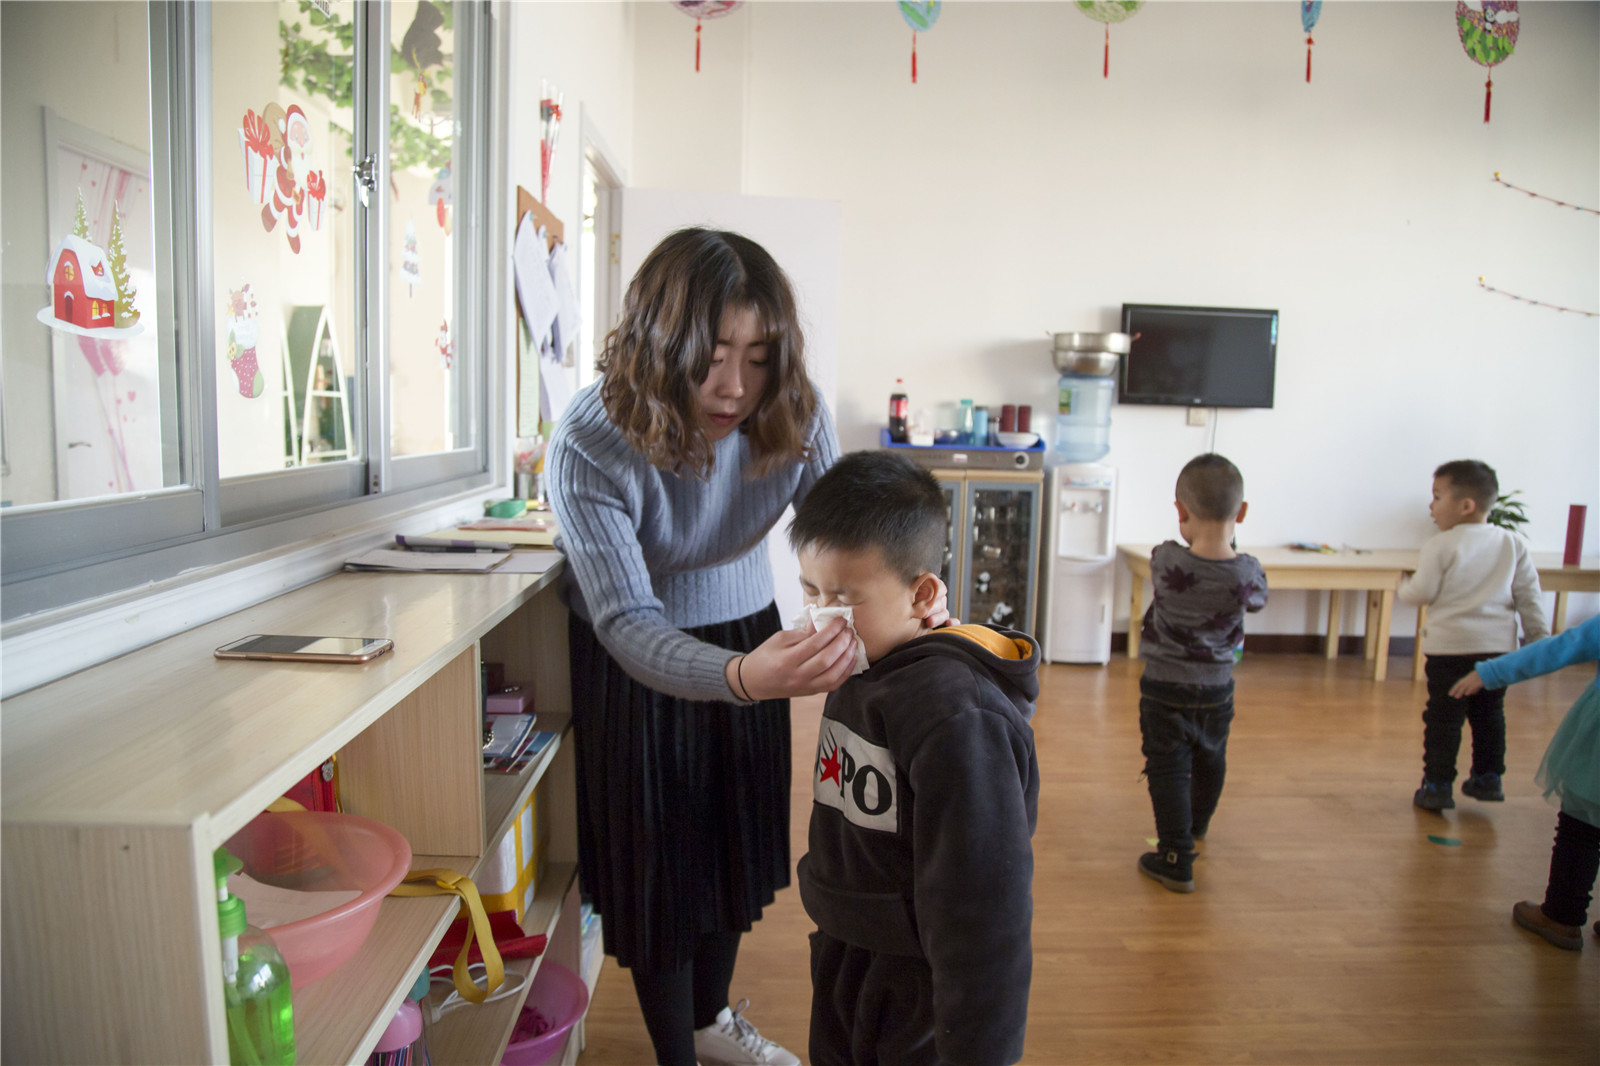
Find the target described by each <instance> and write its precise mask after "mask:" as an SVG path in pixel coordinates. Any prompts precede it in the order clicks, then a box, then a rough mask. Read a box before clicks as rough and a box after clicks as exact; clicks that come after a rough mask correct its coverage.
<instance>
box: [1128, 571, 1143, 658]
mask: <svg viewBox="0 0 1600 1066" xmlns="http://www.w3.org/2000/svg"><path fill="white" fill-rule="evenodd" d="M1129 576H1130V577H1132V578H1133V581H1132V582H1131V584H1132V585H1133V600H1132V602H1131V603H1130V604H1129V605H1128V658H1130V659H1137V658H1138V657H1139V631H1140V630H1141V629H1143V628H1144V577H1143V576H1142V575H1140V574H1137V573H1134V572H1132V571H1131V570H1130V571H1129Z"/></svg>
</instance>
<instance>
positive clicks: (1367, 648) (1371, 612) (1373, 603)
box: [1361, 590, 1380, 662]
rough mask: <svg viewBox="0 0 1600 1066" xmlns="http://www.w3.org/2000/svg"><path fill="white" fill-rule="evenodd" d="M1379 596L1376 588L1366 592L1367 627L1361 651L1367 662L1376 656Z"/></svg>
mask: <svg viewBox="0 0 1600 1066" xmlns="http://www.w3.org/2000/svg"><path fill="white" fill-rule="evenodd" d="M1379 598H1380V597H1379V594H1378V592H1377V591H1376V590H1373V591H1369V592H1368V593H1367V629H1366V633H1365V635H1364V636H1365V639H1364V642H1363V646H1362V651H1361V653H1362V655H1363V656H1364V657H1365V658H1366V659H1367V660H1368V661H1369V662H1370V661H1371V660H1372V659H1374V658H1376V657H1377V647H1378V614H1379V603H1378V601H1379Z"/></svg>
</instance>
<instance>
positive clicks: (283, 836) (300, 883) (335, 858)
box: [226, 811, 411, 989]
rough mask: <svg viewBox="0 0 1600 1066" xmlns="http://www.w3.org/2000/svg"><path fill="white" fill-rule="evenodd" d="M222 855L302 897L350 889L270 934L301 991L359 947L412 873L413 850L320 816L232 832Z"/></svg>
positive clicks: (294, 814)
mask: <svg viewBox="0 0 1600 1066" xmlns="http://www.w3.org/2000/svg"><path fill="white" fill-rule="evenodd" d="M226 846H227V849H228V851H229V852H231V853H232V854H233V855H234V856H236V857H237V858H238V859H239V861H240V862H242V863H244V872H245V873H247V874H249V875H250V876H251V877H253V878H255V879H256V880H257V881H260V882H261V883H262V884H267V885H275V886H277V887H278V888H289V889H295V890H297V891H301V892H331V891H338V890H348V889H355V890H358V891H359V892H360V893H361V895H360V896H358V897H357V898H355V899H353V900H350V901H349V902H348V903H344V904H341V905H340V906H337V907H334V908H332V909H331V910H326V911H323V912H322V913H321V914H318V915H314V916H313V917H310V918H302V919H301V920H300V921H297V922H289V923H287V924H285V925H276V926H273V927H272V928H271V929H269V930H267V932H268V933H270V934H271V936H272V939H273V942H274V943H276V944H277V945H278V950H279V951H280V952H282V953H283V961H284V962H286V963H288V964H289V985H290V987H291V988H295V989H298V988H300V987H302V986H304V985H308V984H310V983H311V982H312V981H315V980H317V979H318V978H319V977H323V976H325V975H327V974H328V973H329V972H330V971H332V970H334V969H335V968H337V967H338V966H339V964H340V963H342V962H344V961H345V960H346V959H348V958H349V957H350V956H351V955H354V954H355V952H356V949H357V948H359V947H360V946H361V942H362V941H363V940H365V939H366V938H367V934H368V933H370V932H372V925H373V923H374V922H376V921H377V920H378V906H379V904H381V903H382V902H383V897H385V896H387V895H388V894H389V890H390V889H392V888H394V886H395V885H398V884H399V883H400V882H401V881H402V880H403V879H404V878H405V876H406V873H407V872H408V871H409V870H410V869H411V845H410V844H408V843H406V838H405V837H403V836H401V835H400V834H399V833H398V832H396V831H395V830H393V829H391V828H389V827H388V826H386V825H384V824H383V823H382V822H375V821H373V820H372V819H370V818H360V817H357V816H356V815H353V814H334V813H331V812H320V811H285V812H283V813H274V812H267V813H264V814H259V815H257V816H256V817H255V818H254V819H253V820H252V821H251V822H250V824H249V825H247V826H245V827H244V828H243V829H241V830H239V832H237V833H235V834H234V835H233V837H232V838H231V839H229V841H228V843H227V845H226Z"/></svg>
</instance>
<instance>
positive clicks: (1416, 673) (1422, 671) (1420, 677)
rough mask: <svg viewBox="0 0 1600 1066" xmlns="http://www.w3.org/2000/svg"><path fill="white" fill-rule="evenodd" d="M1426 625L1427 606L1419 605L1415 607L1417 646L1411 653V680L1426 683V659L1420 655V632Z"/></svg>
mask: <svg viewBox="0 0 1600 1066" xmlns="http://www.w3.org/2000/svg"><path fill="white" fill-rule="evenodd" d="M1427 624H1428V605H1427V604H1425V603H1424V604H1421V605H1419V606H1418V607H1417V646H1416V648H1414V649H1413V650H1412V652H1411V680H1413V681H1426V680H1427V679H1428V671H1427V669H1426V667H1427V662H1428V658H1427V656H1425V655H1423V654H1422V630H1423V629H1424V628H1425V627H1426V626H1427Z"/></svg>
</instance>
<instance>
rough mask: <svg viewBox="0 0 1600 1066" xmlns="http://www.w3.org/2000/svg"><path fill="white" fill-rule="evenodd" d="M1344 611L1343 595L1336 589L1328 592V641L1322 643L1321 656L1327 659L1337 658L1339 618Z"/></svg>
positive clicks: (1340, 623)
mask: <svg viewBox="0 0 1600 1066" xmlns="http://www.w3.org/2000/svg"><path fill="white" fill-rule="evenodd" d="M1343 609H1344V593H1343V592H1341V591H1340V590H1338V589H1329V590H1328V639H1327V640H1326V641H1324V642H1323V648H1322V654H1323V655H1325V656H1326V657H1327V658H1329V659H1337V658H1338V657H1339V627H1340V626H1341V625H1343V624H1344V623H1343V620H1342V619H1341V618H1340V617H1339V614H1340V612H1341V611H1342V610H1343Z"/></svg>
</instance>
